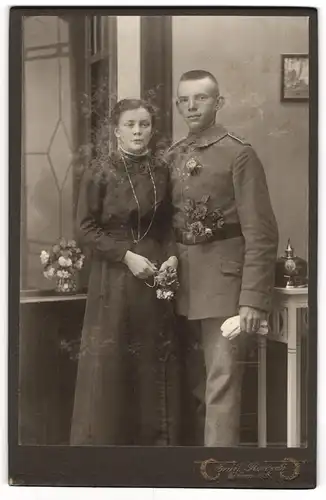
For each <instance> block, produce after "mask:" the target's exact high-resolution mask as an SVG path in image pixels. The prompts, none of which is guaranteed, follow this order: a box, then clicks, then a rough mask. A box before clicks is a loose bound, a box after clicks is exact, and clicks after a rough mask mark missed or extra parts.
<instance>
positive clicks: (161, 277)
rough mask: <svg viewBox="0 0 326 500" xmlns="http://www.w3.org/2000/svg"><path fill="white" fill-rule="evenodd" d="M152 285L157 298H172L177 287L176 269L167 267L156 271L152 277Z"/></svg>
mask: <svg viewBox="0 0 326 500" xmlns="http://www.w3.org/2000/svg"><path fill="white" fill-rule="evenodd" d="M154 286H156V297H157V298H158V299H163V300H169V301H170V300H172V299H173V298H174V295H175V292H176V291H177V290H178V288H179V280H178V274H177V270H176V269H175V268H174V267H167V268H166V269H164V271H158V272H157V274H156V275H155V277H154Z"/></svg>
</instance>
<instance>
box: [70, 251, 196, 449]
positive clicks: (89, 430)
mask: <svg viewBox="0 0 326 500" xmlns="http://www.w3.org/2000/svg"><path fill="white" fill-rule="evenodd" d="M149 281H150V280H149ZM149 284H151V283H149ZM172 308H173V306H172V304H171V303H169V302H167V301H165V300H158V299H157V298H156V294H155V290H154V289H153V288H150V287H149V286H146V284H145V282H144V280H140V279H137V278H135V277H134V276H133V275H132V273H131V272H130V271H129V270H128V269H127V267H126V266H125V265H124V264H121V263H117V264H108V263H106V262H104V261H96V260H94V261H93V263H92V269H91V276H90V282H89V292H88V300H87V305H86V312H85V319H84V327H83V332H82V340H81V348H80V355H79V365H78V374H77V381H76V393H75V403H74V411H73V418H72V428H71V444H72V445H143V446H146V445H161V446H162V445H163V446H164V445H178V444H182V438H181V434H182V427H183V426H182V414H181V411H183V412H185V411H186V408H185V406H183V396H184V394H182V387H181V385H182V381H181V380H182V374H181V372H182V368H181V366H182V363H181V361H182V359H181V358H182V353H181V352H180V347H179V340H178V334H177V332H176V331H175V322H174V316H173V311H172Z"/></svg>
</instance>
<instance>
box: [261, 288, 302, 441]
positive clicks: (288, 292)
mask: <svg viewBox="0 0 326 500" xmlns="http://www.w3.org/2000/svg"><path fill="white" fill-rule="evenodd" d="M298 309H305V310H306V312H307V311H308V287H304V288H275V293H274V301H273V311H272V313H271V316H270V327H271V331H270V333H269V334H268V339H270V340H275V341H277V342H283V343H285V344H287V446H288V447H289V448H290V447H300V445H301V420H300V417H301V329H299V328H298V324H297V311H298ZM306 322H307V318H306ZM266 413H267V412H266V337H264V336H263V335H259V349H258V445H259V446H261V447H264V446H266V444H267V426H266V422H267V415H266Z"/></svg>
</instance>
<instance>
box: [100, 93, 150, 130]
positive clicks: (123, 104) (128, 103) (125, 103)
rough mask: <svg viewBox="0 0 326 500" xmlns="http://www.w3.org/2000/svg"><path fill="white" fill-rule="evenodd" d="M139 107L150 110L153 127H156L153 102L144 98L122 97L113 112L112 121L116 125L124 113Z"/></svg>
mask: <svg viewBox="0 0 326 500" xmlns="http://www.w3.org/2000/svg"><path fill="white" fill-rule="evenodd" d="M139 108H144V109H146V111H148V113H149V114H150V116H151V120H152V127H154V126H155V121H156V114H155V110H154V108H153V106H151V104H149V103H148V102H147V101H144V100H143V99H121V101H118V102H117V104H116V105H115V106H114V108H113V109H112V112H111V116H110V119H111V123H112V124H113V125H114V126H115V127H116V126H117V125H118V123H119V118H120V116H121V115H122V113H124V112H125V111H129V110H131V109H139Z"/></svg>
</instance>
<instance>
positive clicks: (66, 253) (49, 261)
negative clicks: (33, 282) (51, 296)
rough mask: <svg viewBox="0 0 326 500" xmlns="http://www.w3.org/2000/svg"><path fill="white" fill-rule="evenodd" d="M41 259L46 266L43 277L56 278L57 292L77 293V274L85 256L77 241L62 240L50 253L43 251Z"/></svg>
mask: <svg viewBox="0 0 326 500" xmlns="http://www.w3.org/2000/svg"><path fill="white" fill-rule="evenodd" d="M40 259H41V263H42V264H43V266H44V271H43V275H44V276H45V277H46V278H47V279H52V278H56V280H57V283H56V291H57V292H60V293H62V292H64V293H72V292H75V291H76V280H75V274H76V272H77V271H79V270H80V269H81V268H82V267H83V265H84V259H85V256H84V255H83V253H82V251H81V250H80V248H78V247H77V244H76V241H75V240H68V241H67V240H66V239H65V238H61V239H60V240H59V242H58V243H57V244H55V245H53V247H52V248H51V250H50V251H49V252H48V251H46V250H42V252H41V255H40Z"/></svg>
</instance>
